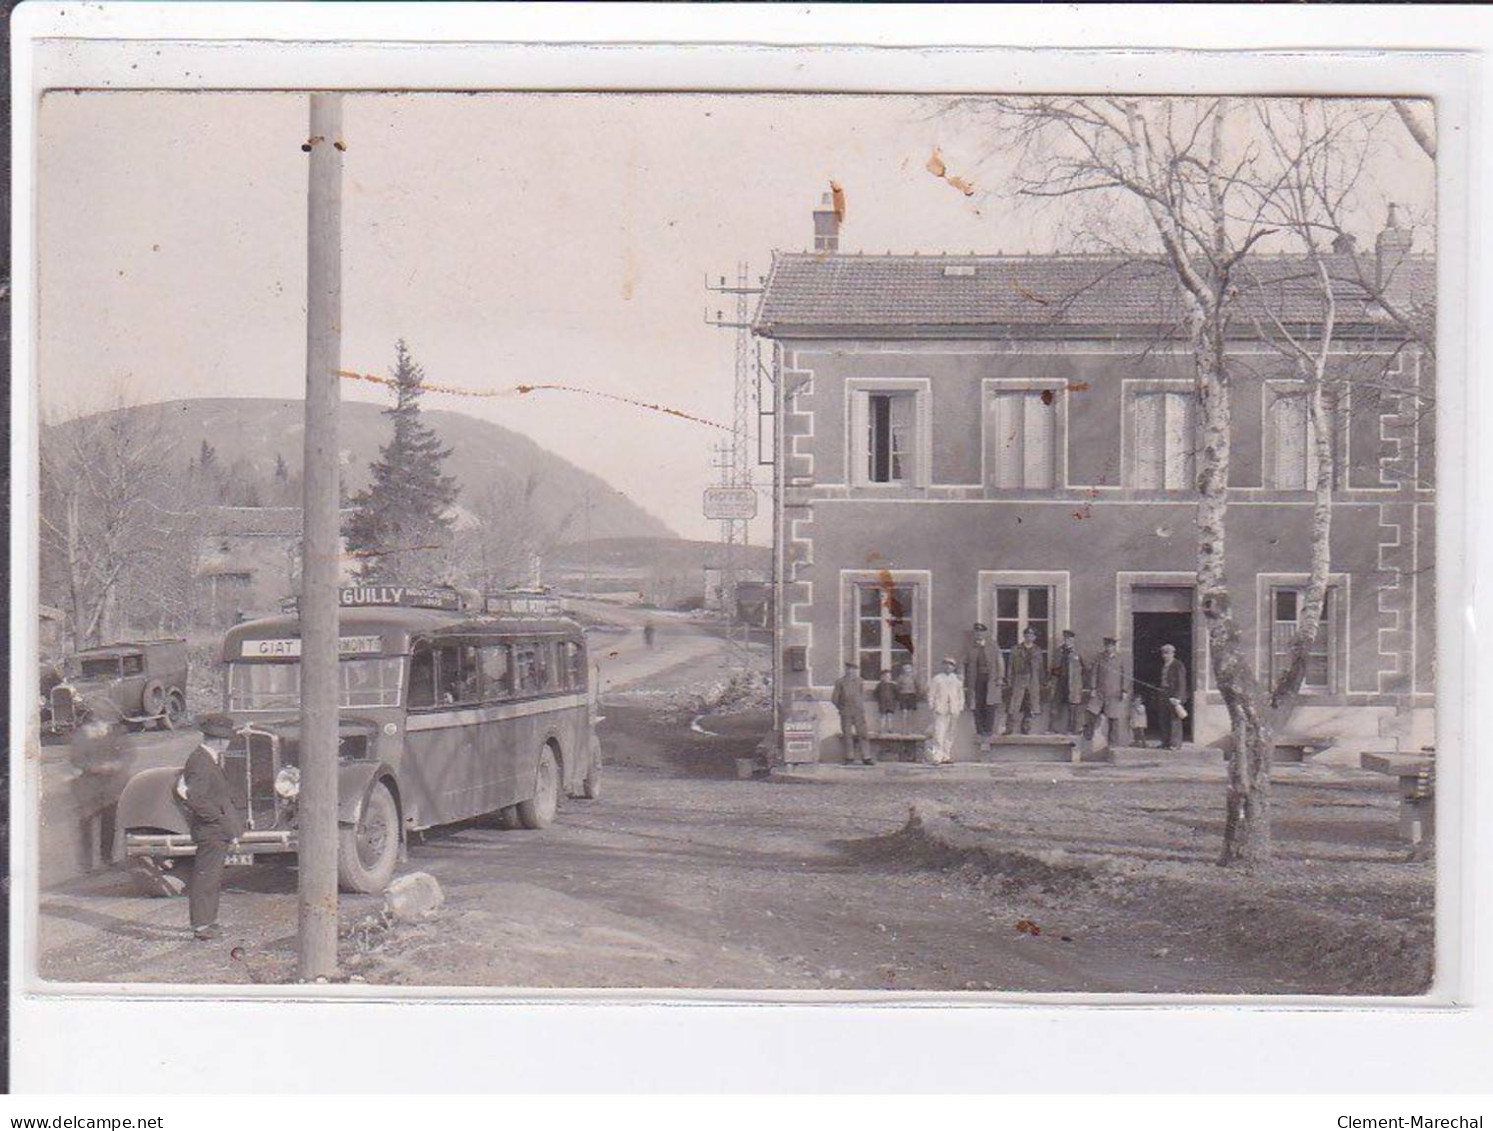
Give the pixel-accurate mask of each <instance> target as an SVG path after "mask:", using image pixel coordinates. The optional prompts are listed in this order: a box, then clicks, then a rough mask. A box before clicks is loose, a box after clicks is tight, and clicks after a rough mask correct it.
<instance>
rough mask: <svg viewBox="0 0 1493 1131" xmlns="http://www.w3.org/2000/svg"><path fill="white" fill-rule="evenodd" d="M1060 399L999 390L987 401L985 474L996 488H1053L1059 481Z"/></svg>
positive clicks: (1045, 393) (1040, 393)
mask: <svg viewBox="0 0 1493 1131" xmlns="http://www.w3.org/2000/svg"><path fill="white" fill-rule="evenodd" d="M1057 404H1058V395H1057V393H1056V392H1054V391H1053V390H1052V389H998V390H995V391H993V392H991V393H990V394H989V397H988V398H987V400H986V427H985V470H986V475H987V477H988V478H989V480H990V483H991V485H992V486H994V487H1004V488H1026V489H1029V490H1030V489H1034V488H1043V487H1051V486H1052V485H1053V483H1054V480H1055V479H1056V475H1055V466H1056V459H1055V453H1056V449H1057V417H1058V409H1057Z"/></svg>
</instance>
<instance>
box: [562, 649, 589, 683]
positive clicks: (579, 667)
mask: <svg viewBox="0 0 1493 1131" xmlns="http://www.w3.org/2000/svg"><path fill="white" fill-rule="evenodd" d="M565 661H566V664H565V667H566V673H567V676H568V678H567V680H566V682H567V685H568V686H569V687H570V688H571V689H572V690H573V691H584V690H585V689H586V649H585V648H584V647H582V646H581V643H580V641H578V640H567V641H566V642H565Z"/></svg>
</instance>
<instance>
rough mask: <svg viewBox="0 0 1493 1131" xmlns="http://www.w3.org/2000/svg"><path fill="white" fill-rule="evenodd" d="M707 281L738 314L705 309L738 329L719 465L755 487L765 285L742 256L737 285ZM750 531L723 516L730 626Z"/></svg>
mask: <svg viewBox="0 0 1493 1131" xmlns="http://www.w3.org/2000/svg"><path fill="white" fill-rule="evenodd" d="M705 285H706V287H707V289H709V290H712V291H715V292H716V293H718V294H730V295H734V296H735V297H736V316H735V317H734V318H733V319H731V320H730V321H727V320H726V318H724V317H723V316H722V314H721V312H720V311H717V312H716V316H715V318H714V319H712V318H711V317H710V316H709V314H708V313H707V314H706V321H707V322H708V323H710V324H711V325H714V326H719V327H730V328H732V329H734V330H735V331H736V359H735V372H734V374H733V386H732V396H731V438H730V441H729V442H728V444H727V445H726V446H725V449H724V451H721V450H720V449H717V451H718V452H720V457H721V458H719V460H718V462H716V463H715V466H716V467H718V468H719V469H720V470H721V486H723V487H743V488H747V489H751V488H752V468H753V465H754V464H755V463H756V459H755V457H754V455H753V453H752V450H751V428H750V420H751V413H752V390H753V388H754V387H755V384H756V379H757V372H756V368H755V357H754V353H753V345H752V325H751V297H752V296H753V295H757V294H761V293H762V289H761V287H760V286H755V287H754V286H752V284H751V281H750V273H749V267H748V265H747V264H746V263H745V262H739V263H737V265H736V285H735V286H728V285H727V283H726V279H725V277H724V276H722V277H721V280H720V284H719V285H718V286H711V284H710V283H709V281H708V280H707V282H706V284H705ZM748 534H749V530H748V520H747V519H744V518H726V519H722V520H721V563H720V565H721V604H722V608H723V610H724V612H725V613H726V620H727V624H728V626H731V625H733V624H734V621H735V609H734V607H733V605H732V602H733V601H734V600H735V594H736V585H737V581H738V574H739V573H740V572H741V566H742V564H743V563H744V561H745V557H744V552H745V551H744V548H745V546H746V545H747V538H748Z"/></svg>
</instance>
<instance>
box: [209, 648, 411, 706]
mask: <svg viewBox="0 0 1493 1131" xmlns="http://www.w3.org/2000/svg"><path fill="white" fill-rule="evenodd" d="M337 673H338V676H339V677H340V678H339V683H340V690H341V694H340V695H339V697H338V698H339V702H340V704H341V706H343V707H397V706H399V694H400V688H401V686H402V685H403V683H404V660H403V658H402V657H399V656H387V657H384V658H382V659H377V660H367V659H363V660H343V661H341V662H340V663H339V664H338V665H337ZM300 706H301V665H300V664H229V665H228V709H229V710H230V711H297V710H300Z"/></svg>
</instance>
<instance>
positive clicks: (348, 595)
mask: <svg viewBox="0 0 1493 1131" xmlns="http://www.w3.org/2000/svg"><path fill="white" fill-rule="evenodd" d="M338 603H339V604H341V605H342V607H343V608H344V609H365V608H377V607H392V608H404V609H445V610H448V611H451V612H456V611H458V610H460V608H461V597H460V595H458V594H457V593H456V591H455V590H452V589H438V588H433V587H430V586H420V585H353V586H349V587H347V588H345V589H341V590H339V591H338Z"/></svg>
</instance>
